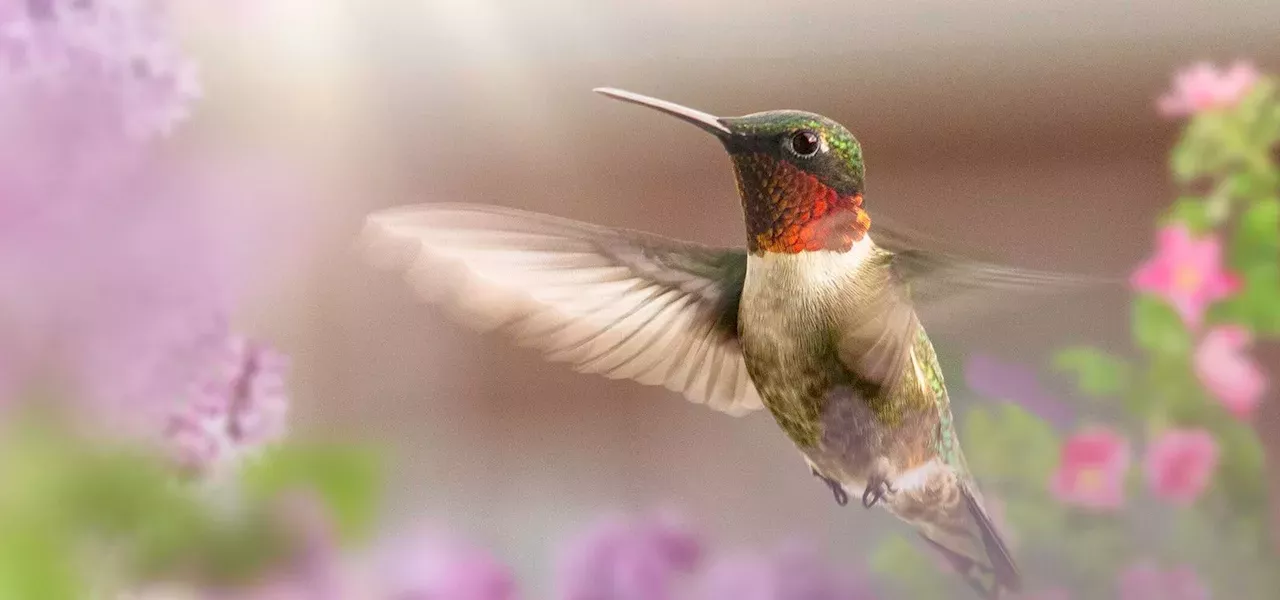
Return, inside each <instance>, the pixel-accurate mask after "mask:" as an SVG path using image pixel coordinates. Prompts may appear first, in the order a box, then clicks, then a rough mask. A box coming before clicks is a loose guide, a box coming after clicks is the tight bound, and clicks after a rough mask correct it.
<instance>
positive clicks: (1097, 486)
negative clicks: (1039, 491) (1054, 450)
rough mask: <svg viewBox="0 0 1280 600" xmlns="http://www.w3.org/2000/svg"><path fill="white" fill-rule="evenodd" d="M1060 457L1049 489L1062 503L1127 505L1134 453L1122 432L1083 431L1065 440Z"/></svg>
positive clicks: (1097, 506)
mask: <svg viewBox="0 0 1280 600" xmlns="http://www.w3.org/2000/svg"><path fill="white" fill-rule="evenodd" d="M1059 460H1060V462H1059V463H1058V470H1057V471H1056V472H1055V473H1054V474H1053V477H1052V479H1051V480H1050V484H1049V490H1050V491H1051V492H1052V493H1053V495H1054V496H1055V497H1056V498H1057V499H1058V500H1059V501H1060V502H1063V503H1066V504H1071V505H1075V506H1080V507H1084V508H1091V509H1117V508H1120V507H1121V506H1122V505H1123V504H1124V478H1125V474H1126V473H1127V472H1128V470H1129V463H1130V456H1129V445H1128V442H1127V441H1126V440H1125V439H1124V438H1123V437H1122V436H1121V435H1120V434H1118V433H1116V432H1115V431H1113V430H1111V429H1108V428H1104V427H1092V428H1089V429H1085V430H1083V431H1080V432H1078V433H1076V434H1074V435H1072V436H1071V437H1070V438H1068V439H1067V440H1066V441H1065V442H1064V443H1063V445H1062V455H1061V458H1060V459H1059Z"/></svg>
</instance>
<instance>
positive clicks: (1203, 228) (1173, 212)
mask: <svg viewBox="0 0 1280 600" xmlns="http://www.w3.org/2000/svg"><path fill="white" fill-rule="evenodd" d="M1167 219H1168V220H1171V221H1174V222H1177V223H1182V224H1184V225H1186V226H1187V228H1188V229H1190V230H1191V231H1192V232H1193V233H1204V232H1207V231H1209V230H1210V229H1213V219H1212V218H1211V217H1210V215H1209V204H1208V203H1207V202H1206V201H1205V200H1204V199H1203V198H1197V197H1184V198H1179V199H1178V200H1177V202H1174V203H1173V207H1172V208H1170V209H1169V215H1168V217H1167Z"/></svg>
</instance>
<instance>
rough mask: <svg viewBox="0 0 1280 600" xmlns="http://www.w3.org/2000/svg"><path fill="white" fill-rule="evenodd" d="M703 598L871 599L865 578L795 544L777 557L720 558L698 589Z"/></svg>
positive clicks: (697, 596) (737, 599)
mask: <svg viewBox="0 0 1280 600" xmlns="http://www.w3.org/2000/svg"><path fill="white" fill-rule="evenodd" d="M696 589H697V591H698V593H697V595H696V596H695V597H696V598H697V599H698V600H796V599H799V598H803V599H805V600H871V599H872V598H874V597H875V596H874V594H873V593H872V592H871V589H870V586H868V585H867V583H866V581H865V580H863V579H862V578H860V577H857V576H854V575H851V574H849V573H848V572H847V570H846V569H844V568H833V567H832V566H831V565H828V564H827V563H826V562H825V561H823V560H822V559H821V557H819V556H818V553H817V551H816V550H815V549H814V548H812V547H811V546H807V545H798V544H790V545H788V546H784V547H783V548H781V549H780V550H779V551H778V552H776V553H774V554H773V555H772V556H762V555H736V556H735V555H730V556H726V557H724V558H721V559H719V560H717V561H716V562H715V563H713V564H712V565H711V567H710V568H708V569H707V571H706V572H705V573H704V574H703V576H702V579H701V581H700V582H699V585H698V586H697V588H696Z"/></svg>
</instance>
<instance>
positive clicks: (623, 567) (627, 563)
mask: <svg viewBox="0 0 1280 600" xmlns="http://www.w3.org/2000/svg"><path fill="white" fill-rule="evenodd" d="M701 555H702V544H701V542H700V540H699V539H698V537H697V536H696V535H695V534H694V533H693V532H692V531H691V530H690V529H689V528H688V527H687V526H686V525H685V524H684V523H683V522H682V521H680V520H679V519H676V518H673V517H670V516H659V517H650V518H642V519H625V518H619V517H614V518H607V519H603V520H601V521H599V522H597V523H596V524H595V525H593V526H592V527H590V528H588V529H587V531H586V532H585V533H583V534H582V535H580V536H579V537H577V538H576V539H574V540H572V541H571V542H570V543H569V545H568V546H567V547H566V548H565V549H564V551H563V552H562V553H561V556H560V559H559V564H558V571H557V586H558V588H557V589H558V591H557V596H556V597H557V598H560V599H561V600H667V599H669V598H673V597H674V590H675V587H676V585H677V583H678V578H679V576H680V575H682V574H688V573H690V572H692V571H693V569H694V568H695V566H696V565H697V564H698V561H699V559H700V558H701Z"/></svg>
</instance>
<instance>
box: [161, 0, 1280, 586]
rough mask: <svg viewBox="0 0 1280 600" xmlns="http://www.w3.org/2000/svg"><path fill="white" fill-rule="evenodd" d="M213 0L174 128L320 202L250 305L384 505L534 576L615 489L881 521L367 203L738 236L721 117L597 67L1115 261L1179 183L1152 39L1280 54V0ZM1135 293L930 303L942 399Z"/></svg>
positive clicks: (955, 212)
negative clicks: (953, 306)
mask: <svg viewBox="0 0 1280 600" xmlns="http://www.w3.org/2000/svg"><path fill="white" fill-rule="evenodd" d="M214 4H215V3H209V4H207V5H205V4H203V3H202V4H200V5H195V4H193V5H191V6H188V7H185V8H184V12H183V22H184V23H185V27H186V29H187V30H188V34H189V38H188V39H189V40H191V44H192V45H191V48H192V50H193V53H194V54H195V56H196V58H197V59H198V60H199V61H200V62H201V71H202V73H201V74H202V77H203V78H204V86H205V95H206V100H205V101H204V102H203V103H202V104H201V105H200V106H199V108H198V112H197V113H196V114H195V116H194V119H193V121H192V123H191V125H190V127H189V128H187V129H186V130H184V133H183V136H182V137H181V138H180V139H179V142H180V143H183V144H201V143H207V142H210V141H214V142H218V143H231V144H242V145H246V146H245V147H252V148H254V150H255V151H256V152H260V153H262V154H263V155H267V156H274V157H277V158H278V159H279V160H281V161H285V162H288V163H290V164H292V165H293V166H294V167H295V168H296V169H297V170H298V171H300V172H302V173H305V174H306V177H307V180H308V182H307V183H308V185H309V187H310V188H311V189H313V192H312V193H311V194H310V195H309V196H308V197H307V200H306V201H305V202H303V203H300V204H296V205H295V206H294V207H293V209H292V210H296V211H302V212H300V213H298V215H297V216H298V219H299V220H301V221H306V222H307V223H309V224H310V225H311V230H312V233H313V234H314V235H311V236H308V237H305V238H293V237H288V238H286V237H284V236H281V238H280V239H281V243H282V244H283V243H286V241H287V243H289V244H295V245H304V246H305V247H304V248H301V249H299V248H294V249H293V250H303V251H299V252H297V254H298V255H299V256H302V257H304V259H303V260H301V261H299V262H298V263H297V265H298V266H297V267H296V268H295V269H293V270H292V272H290V273H288V274H287V276H284V277H282V278H280V279H279V280H277V281H275V282H274V285H272V286H269V287H268V288H267V289H264V290H260V291H259V292H258V295H257V297H256V300H257V301H256V302H253V303H251V304H250V305H249V307H248V311H249V313H248V314H247V315H244V316H245V317H246V318H247V319H249V320H250V321H251V322H252V323H253V324H254V329H255V331H256V332H259V333H260V334H261V335H263V336H269V337H271V338H272V339H273V340H274V341H275V343H276V344H277V345H278V346H280V347H281V348H282V349H283V350H284V351H285V352H286V353H288V354H290V355H292V356H293V358H294V365H295V367H294V368H295V371H294V375H293V379H292V385H293V389H294V397H295V410H296V411H297V423H298V427H299V428H301V429H303V430H304V431H308V432H311V433H314V434H317V435H323V436H328V437H337V438H341V439H353V440H368V439H373V440H377V441H379V442H380V443H382V444H384V445H385V447H386V448H387V449H388V451H389V456H390V457H391V458H392V460H393V461H394V464H395V473H396V477H395V478H394V479H393V480H392V484H391V485H392V486H393V489H392V494H391V497H390V498H389V500H388V502H389V503H390V506H391V508H392V509H393V510H394V511H395V513H396V514H397V515H399V516H400V517H402V518H404V519H412V518H417V517H420V516H422V515H429V516H431V517H433V518H438V519H440V520H441V521H447V522H449V523H451V524H453V525H454V526H456V527H458V528H463V529H466V530H468V531H470V532H472V533H473V534H475V536H476V537H478V538H480V539H482V540H484V541H485V542H486V543H489V544H490V545H491V546H492V547H494V548H495V549H497V551H498V553H499V554H501V555H502V556H503V557H504V558H506V559H508V560H509V561H510V562H511V563H512V564H514V565H515V568H516V569H517V571H518V574H519V575H520V579H521V580H522V581H524V582H525V584H524V585H525V586H526V587H528V588H532V589H541V588H542V587H544V586H545V585H546V584H547V581H548V574H549V572H550V566H551V565H550V564H549V561H550V560H551V559H550V558H549V555H548V554H547V553H546V548H547V545H548V543H554V542H555V541H556V540H557V539H559V538H560V536H562V535H563V532H564V531H566V530H567V529H569V528H570V527H571V525H573V524H578V523H581V522H582V521H584V520H586V519H589V518H591V517H592V516H594V515H597V514H599V513H600V512H602V511H608V510H613V509H619V510H633V509H635V510H642V509H646V508H649V507H654V506H673V507H677V508H679V509H681V510H683V511H685V512H687V513H688V514H690V515H692V516H694V517H696V520H697V522H698V523H700V524H701V525H702V526H704V527H705V528H707V529H708V530H709V531H708V533H709V534H711V535H712V536H714V537H715V538H716V539H717V540H720V541H722V542H724V543H725V544H727V545H738V544H742V545H747V544H750V545H761V544H764V545H768V544H773V543H775V542H777V541H779V540H781V539H783V538H786V537H789V536H793V535H803V536H807V537H810V538H812V539H814V540H816V541H817V542H818V543H820V544H821V546H822V547H823V548H824V549H825V550H827V551H829V553H830V554H831V556H833V557H836V558H837V559H838V558H848V559H849V560H854V561H862V560H864V558H865V549H866V547H867V546H866V544H869V543H870V541H871V540H873V539H875V537H876V534H877V533H878V532H882V531H886V530H896V529H897V528H900V526H899V525H898V524H897V523H895V522H891V520H890V519H888V518H886V517H885V516H884V515H882V514H878V513H868V512H865V511H863V510H861V509H855V508H844V509H841V508H839V507H837V506H836V505H835V504H834V503H833V502H832V500H831V497H830V494H829V493H828V492H827V490H826V489H825V488H824V487H823V486H822V485H821V484H820V482H818V481H816V480H814V479H813V478H812V477H811V476H810V475H809V473H808V471H807V469H806V468H805V466H804V463H803V462H802V461H801V459H800V456H799V454H798V453H797V452H796V451H795V450H794V449H793V447H792V446H791V445H790V443H789V442H788V441H787V440H786V439H785V438H784V437H783V435H781V434H780V432H779V431H778V430H777V429H776V427H775V425H774V424H773V422H772V420H771V419H770V418H769V416H768V415H766V414H756V415H752V416H749V417H746V418H742V419H734V418H730V417H726V416H724V415H720V414H718V413H713V412H711V411H708V410H706V409H704V408H701V407H698V406H695V405H691V404H688V403H686V402H684V401H683V400H682V399H681V398H680V397H679V396H677V395H676V394H674V393H671V392H668V391H666V390H662V389H655V388H646V387H641V386H639V385H636V384H633V383H630V382H625V381H609V380H605V379H602V378H598V377H593V376H582V375H577V374H574V373H573V372H571V371H570V370H569V369H568V368H567V367H566V366H564V365H560V364H549V363H545V362H543V361H542V360H541V359H540V358H539V356H538V355H537V354H535V353H533V352H531V351H525V350H520V349H515V348H513V347H511V346H509V345H508V344H507V343H506V342H505V340H504V339H502V338H501V337H499V336H492V335H488V336H486V335H477V334H474V333H472V332H471V331H469V330H467V329H465V328H462V327H460V326H458V325H455V324H454V323H453V322H451V321H449V320H448V319H447V318H446V317H445V315H444V314H443V313H442V312H441V311H439V310H437V309H436V308H434V307H431V306H428V305H425V304H422V303H420V302H419V301H418V300H416V298H415V297H414V296H413V294H412V292H411V291H410V289H409V288H408V286H406V285H405V284H404V283H403V282H402V281H401V279H400V277H399V276H398V275H396V274H392V273H385V272H379V271H376V270H374V269H372V268H370V267H368V266H367V265H366V264H365V263H364V262H363V260H362V259H361V257H360V256H359V255H358V254H357V253H356V252H354V251H353V246H352V241H353V240H354V237H355V235H356V234H357V233H358V232H359V230H360V227H361V225H362V217H363V215H364V214H365V213H367V212H368V211H371V210H374V209H378V208H382V207H387V206H392V205H399V204H410V203H418V202H444V201H465V202H481V203H493V204H501V205H505V206H512V207H519V208H525V209H531V210H537V211H542V212H548V213H552V214H556V215H561V216H565V217H570V218H575V219H580V220H587V221H594V222H599V223H603V224H608V225H615V226H625V227H630V228H637V229H643V230H648V231H652V232H656V233H661V234H665V235H670V236H675V237H681V238H686V239H691V240H698V241H702V242H707V243H714V244H725V245H739V244H741V243H742V242H743V235H744V234H743V228H742V224H741V220H740V212H739V211H740V208H739V204H738V199H737V197H736V194H735V191H734V188H733V179H732V174H731V172H730V169H729V163H728V161H727V160H726V158H725V156H724V155H723V151H722V149H721V148H720V147H719V145H718V144H717V143H715V141H714V140H713V139H711V138H710V137H707V136H704V135H702V134H700V133H699V132H697V131H695V130H693V129H691V128H688V127H687V126H684V125H682V124H680V123H678V122H676V121H674V120H671V119H668V118H664V117H662V116H660V115H657V114H655V113H652V112H651V111H645V110H642V109H638V108H635V107H629V106H625V105H623V104H620V103H617V102H611V101H608V100H606V99H603V98H601V97H599V96H597V95H594V94H592V93H591V92H590V90H591V88H592V87H596V86H606V85H607V86H615V87H621V88H624V89H630V90H634V91H637V92H640V93H644V94H649V95H653V96H657V97H661V98H665V99H670V100H673V101H676V102H680V103H682V104H686V105H689V106H692V107H695V108H699V109H702V110H705V111H708V112H712V113H716V114H723V115H737V114H744V113H749V112H756V111H760V110H767V109H775V108H796V109H804V110H810V111H814V112H819V113H822V114H825V115H828V116H830V117H832V118H834V119H836V120H838V121H840V122H842V123H843V124H845V125H846V126H848V127H849V129H850V130H852V131H853V132H854V134H855V135H856V136H857V137H858V138H859V139H860V141H861V142H862V144H863V147H864V152H865V156H866V161H867V169H868V175H867V177H868V179H867V181H868V184H867V188H868V189H867V196H866V198H867V199H866V202H867V207H868V209H869V211H870V212H871V214H872V216H873V220H874V218H875V217H877V216H884V217H887V218H889V219H892V220H894V221H895V222H901V223H908V224H910V225H911V226H912V227H914V228H916V229H918V230H921V231H923V232H926V233H929V234H932V235H935V236H938V237H940V238H942V239H944V240H946V241H947V242H949V243H951V244H953V245H955V246H956V247H958V248H960V249H964V250H968V251H971V252H972V253H973V254H975V255H978V256H984V257H990V258H997V259H999V260H1002V261H1004V262H1008V263H1011V264H1015V265H1019V266H1028V267H1037V268H1052V269H1059V270H1070V271H1077V272H1086V273H1095V274H1108V275H1121V276H1125V275H1127V274H1128V273H1129V271H1130V270H1132V268H1133V266H1134V265H1136V264H1137V263H1138V262H1139V261H1140V260H1142V258H1143V257H1144V256H1146V255H1147V254H1148V253H1149V252H1150V248H1151V245H1152V239H1153V231H1152V225H1151V224H1152V222H1153V219H1154V218H1155V216H1156V215H1157V214H1159V213H1160V212H1161V211H1162V210H1163V209H1164V207H1165V206H1167V204H1168V202H1169V200H1170V198H1172V197H1173V194H1174V193H1175V188H1174V186H1173V185H1172V183H1171V182H1170V181H1169V177H1168V174H1167V173H1168V171H1167V166H1166V156H1167V152H1168V149H1169V147H1170V146H1171V144H1173V142H1174V141H1175V139H1176V136H1177V132H1178V129H1177V124H1175V123H1172V122H1169V121H1165V120H1162V119H1161V118H1160V117H1159V116H1158V114H1157V112H1156V110H1155V107H1154V100H1155V98H1156V97H1157V96H1158V95H1159V94H1160V93H1161V92H1162V91H1163V90H1165V89H1166V88H1167V86H1168V81H1169V77H1170V73H1171V72H1172V71H1173V70H1174V69H1175V68H1177V67H1179V66H1181V65H1184V64H1186V63H1189V62H1191V61H1194V60H1198V59H1212V60H1217V61H1229V60H1232V59H1235V58H1237V57H1249V58H1252V59H1253V60H1255V61H1256V62H1257V64H1259V65H1260V66H1261V67H1262V68H1264V69H1265V68H1268V67H1270V68H1275V67H1276V66H1277V65H1280V36H1277V35H1276V33H1277V30H1276V23H1280V3H1276V2H1265V1H1257V2H1243V1H1242V2H1191V1H1183V0H1179V1H1176V2H1157V1H1154V0H1152V1H1143V2H1131V3H1123V4H1119V3H1113V2H1102V1H1094V0H1086V1H1082V2H1073V3H1049V2H1034V3H1028V2H1011V1H1002V0H975V1H973V2H967V3H953V2H941V1H932V0H931V1H924V2H901V3H873V2H835V1H818V2H801V3H786V4H785V5H783V4H782V3H765V2H759V1H755V0H737V1H734V2H728V1H723V0H690V1H686V2H675V1H671V0H655V1H652V2H616V1H599V0H596V1H591V2H586V1H565V0H546V1H539V2H519V1H516V0H454V1H432V0H379V1H376V2H367V1H366V2H359V1H356V0H325V1H322V2H316V1H314V0H308V1H303V0H276V1H273V2H271V3H267V4H266V5H265V6H263V7H262V8H255V9H254V10H252V11H246V16H245V17H244V18H243V20H242V21H241V22H240V24H239V26H238V27H236V28H230V29H228V28H212V27H205V26H204V25H203V23H206V22H207V21H206V19H207V17H208V13H209V11H216V10H221V8H219V7H216V6H213V5H214ZM873 227H874V226H873ZM1128 302H1129V295H1128V292H1127V290H1119V289H1118V290H1115V293H1114V294H1113V295H1107V294H1098V295H1091V296H1077V297H1070V298H1057V299H1052V300H1045V301H1039V302H1035V303H1032V304H1029V305H1016V306H1015V307H1014V308H1013V309H1011V310H1002V311H996V312H994V314H988V315H986V316H985V318H982V319H975V320H972V321H969V322H965V323H951V324H939V325H938V326H937V327H936V330H937V332H936V334H935V338H936V341H935V343H936V344H937V345H938V347H939V353H940V355H941V356H942V359H943V361H944V368H945V369H946V371H947V375H948V377H949V379H950V380H951V381H952V382H954V383H953V384H952V385H953V387H954V388H956V389H954V390H953V396H956V397H957V398H956V402H957V404H959V405H961V406H965V405H966V398H965V392H964V388H963V384H962V377H961V374H960V369H961V365H962V361H963V359H964V357H965V356H967V355H970V354H972V353H975V352H981V353H986V354H990V355H993V356H996V357H1000V358H1002V359H1005V360H1010V361H1016V362H1020V363H1024V364H1027V365H1030V366H1032V367H1039V366H1041V365H1043V364H1044V362H1045V360H1046V357H1047V355H1048V352H1049V350H1050V349H1052V348H1055V347H1059V346H1063V345H1066V344H1070V343H1076V342H1081V341H1086V340H1088V341H1093V342H1097V343H1099V344H1101V345H1103V346H1104V347H1110V348H1113V349H1115V350H1117V351H1123V350H1125V349H1126V348H1127V344H1128V343H1129V342H1128V338H1129V329H1128V315H1129V313H1128ZM927 325H931V326H932V324H927ZM1274 406H1275V403H1273V407H1274ZM1271 412H1275V411H1274V410H1272V411H1271ZM1270 431H1271V433H1270V434H1268V435H1269V436H1270V437H1273V438H1274V437H1280V428H1274V427H1273V428H1272V429H1271V430H1270ZM1268 435H1264V439H1265V438H1266V437H1268ZM1009 451H1010V452H1017V451H1018V449H1017V448H1010V449H1009ZM531 595H532V594H531Z"/></svg>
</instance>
